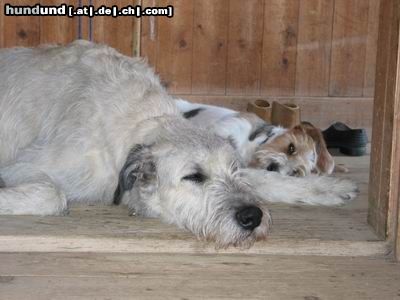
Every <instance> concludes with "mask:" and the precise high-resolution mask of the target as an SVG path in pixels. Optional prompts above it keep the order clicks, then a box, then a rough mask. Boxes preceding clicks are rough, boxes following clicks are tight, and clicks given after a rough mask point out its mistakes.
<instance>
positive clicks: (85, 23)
mask: <svg viewBox="0 0 400 300" xmlns="http://www.w3.org/2000/svg"><path fill="white" fill-rule="evenodd" d="M78 3H80V4H81V7H83V6H88V5H90V4H91V0H80V1H78ZM91 22H92V23H93V20H92V19H91V18H89V17H83V16H81V17H78V23H79V25H78V26H79V38H80V39H84V40H90V38H91V35H92V34H91V33H90V32H91V31H92V25H91V24H90V23H91Z"/></svg>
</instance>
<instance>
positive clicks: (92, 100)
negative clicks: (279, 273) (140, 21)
mask: <svg viewBox="0 0 400 300" xmlns="http://www.w3.org/2000/svg"><path fill="white" fill-rule="evenodd" d="M0 177H1V183H0V185H1V188H0V214H14V215H24V214H33V215H56V214H63V213H65V212H66V210H67V207H68V204H69V203H73V202H81V203H93V202H103V203H112V202H114V203H116V204H118V203H120V202H121V203H123V204H126V205H128V207H129V208H130V209H132V210H134V211H135V212H136V213H138V214H142V215H145V216H151V217H159V218H161V219H163V220H164V221H166V222H170V223H174V224H176V225H178V226H179V227H182V228H186V229H188V230H190V231H191V232H193V233H194V234H195V235H196V236H198V237H200V238H203V239H207V240H213V241H215V242H216V244H217V245H218V246H220V247H227V246H229V245H234V246H244V247H245V246H250V245H251V244H252V243H253V242H254V241H256V240H258V239H263V238H265V237H266V235H267V233H268V229H269V224H270V215H269V212H268V210H267V209H266V208H265V206H263V205H262V203H263V202H265V201H286V202H296V201H305V202H307V203H310V204H320V203H324V201H325V202H328V203H327V204H337V203H342V202H343V201H344V199H347V198H351V197H353V196H354V186H353V185H352V184H351V183H349V182H345V181H339V180H336V181H335V182H334V183H336V184H334V185H332V182H333V181H332V180H334V179H328V178H323V177H322V178H314V179H313V178H312V177H310V178H311V179H310V178H309V179H301V178H288V177H284V176H280V175H279V174H269V173H268V172H266V171H260V170H258V171H256V170H254V171H252V170H248V169H242V163H241V160H240V156H239V155H238V153H237V150H236V149H235V148H234V147H233V145H232V144H231V143H230V142H229V141H228V140H226V139H224V138H222V137H218V136H217V135H215V134H214V133H212V132H209V131H208V130H206V129H202V128H199V127H195V126H194V125H193V124H191V123H190V122H189V121H187V120H185V119H184V118H183V117H182V116H181V113H180V111H179V110H178V109H177V107H176V106H175V103H174V101H173V99H172V97H171V96H169V95H168V94H167V92H166V91H165V89H164V88H163V87H162V85H161V84H160V82H159V79H158V77H157V76H156V75H155V74H154V73H153V71H152V70H151V69H150V68H149V67H148V66H147V65H146V63H144V62H143V61H142V60H140V59H137V58H130V57H126V56H123V55H121V54H119V53H118V52H117V51H115V50H114V49H112V48H110V47H107V46H104V45H97V44H93V43H90V42H85V41H76V42H74V43H72V44H69V45H67V46H64V47H58V46H43V47H39V48H32V49H28V48H13V49H5V50H1V51H0ZM333 186H334V187H333Z"/></svg>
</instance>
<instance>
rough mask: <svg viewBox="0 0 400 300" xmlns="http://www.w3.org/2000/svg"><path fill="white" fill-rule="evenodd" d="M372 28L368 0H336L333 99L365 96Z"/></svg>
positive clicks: (332, 61)
mask: <svg viewBox="0 0 400 300" xmlns="http://www.w3.org/2000/svg"><path fill="white" fill-rule="evenodd" d="M367 29H368V1H366V0H351V1H349V0H336V1H335V11H334V21H333V35H332V57H331V72H330V78H331V79H330V80H331V82H330V92H329V95H330V96H362V95H363V86H364V70H365V55H366V43H367Z"/></svg>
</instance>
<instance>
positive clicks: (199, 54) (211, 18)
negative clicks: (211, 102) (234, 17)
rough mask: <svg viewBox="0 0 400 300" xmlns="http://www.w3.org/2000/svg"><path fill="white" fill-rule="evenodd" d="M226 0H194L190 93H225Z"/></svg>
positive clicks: (227, 0) (227, 13)
mask: <svg viewBox="0 0 400 300" xmlns="http://www.w3.org/2000/svg"><path fill="white" fill-rule="evenodd" d="M228 8H229V0H220V1H214V0H203V1H195V4H194V28H193V60H194V62H195V63H193V65H192V66H193V67H192V94H210V95H213V94H225V84H226V63H227V49H228V47H227V43H228V41H227V39H228V18H229V10H228Z"/></svg>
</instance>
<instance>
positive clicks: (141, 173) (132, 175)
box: [113, 145, 156, 205]
mask: <svg viewBox="0 0 400 300" xmlns="http://www.w3.org/2000/svg"><path fill="white" fill-rule="evenodd" d="M155 172H156V167H155V163H154V159H153V155H152V153H151V147H150V146H147V145H136V146H135V147H133V148H132V149H131V151H130V152H129V154H128V157H127V159H126V162H125V164H124V166H123V167H122V169H121V171H120V173H119V178H118V186H117V188H116V190H115V192H114V201H113V202H114V204H116V205H118V204H120V203H121V200H122V196H123V195H124V193H125V191H129V190H131V189H132V188H133V186H134V184H135V182H136V181H142V182H147V181H150V180H151V179H154V177H155Z"/></svg>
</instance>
